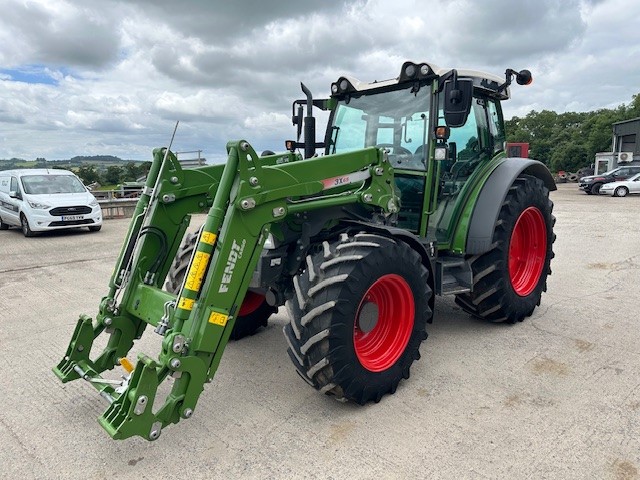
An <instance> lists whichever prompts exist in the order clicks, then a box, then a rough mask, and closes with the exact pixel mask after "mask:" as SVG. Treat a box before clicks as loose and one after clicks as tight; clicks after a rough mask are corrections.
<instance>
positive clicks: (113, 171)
mask: <svg viewBox="0 0 640 480" xmlns="http://www.w3.org/2000/svg"><path fill="white" fill-rule="evenodd" d="M124 175H125V171H124V170H123V169H122V168H121V167H119V166H117V165H110V166H109V167H107V171H106V172H105V173H104V181H105V183H106V184H108V185H115V184H117V183H120V181H121V180H122V179H123V177H124Z"/></svg>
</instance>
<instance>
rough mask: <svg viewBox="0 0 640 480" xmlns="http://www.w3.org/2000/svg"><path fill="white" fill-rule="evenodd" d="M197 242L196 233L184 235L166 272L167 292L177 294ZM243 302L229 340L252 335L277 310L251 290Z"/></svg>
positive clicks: (264, 324)
mask: <svg viewBox="0 0 640 480" xmlns="http://www.w3.org/2000/svg"><path fill="white" fill-rule="evenodd" d="M197 242H198V234H197V233H188V234H187V235H186V236H185V238H184V241H183V242H182V245H180V248H179V249H178V252H177V253H176V256H175V258H174V260H173V263H172V264H171V268H170V269H169V273H168V274H167V278H166V282H165V285H164V288H165V290H166V291H167V292H169V293H173V294H175V295H177V294H178V292H179V290H180V287H181V286H182V281H183V280H184V277H185V275H186V274H187V268H188V267H189V261H190V260H191V255H192V254H193V250H194V249H195V248H196V244H197ZM245 302H246V303H243V305H242V307H240V311H239V314H238V317H237V318H236V320H235V323H234V325H233V330H232V331H231V335H230V337H229V338H230V339H231V340H240V339H241V338H244V337H248V336H250V335H253V334H254V333H256V332H257V331H258V329H259V328H260V327H266V326H267V323H268V321H269V317H270V316H271V315H272V314H274V313H275V312H277V311H278V309H277V307H275V306H272V305H269V304H268V303H267V301H266V299H265V298H264V296H261V295H258V294H256V293H253V292H251V291H249V292H247V295H246V296H245ZM243 312H244V313H243Z"/></svg>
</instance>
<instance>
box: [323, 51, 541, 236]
mask: <svg viewBox="0 0 640 480" xmlns="http://www.w3.org/2000/svg"><path fill="white" fill-rule="evenodd" d="M512 74H515V75H517V76H518V77H517V79H518V83H521V82H522V83H527V82H529V81H530V77H531V76H530V74H529V73H528V72H527V71H522V72H520V73H516V72H514V71H512V70H507V78H506V81H505V80H504V79H501V78H500V77H497V76H495V75H491V74H487V73H482V72H477V71H471V70H458V71H457V70H451V69H444V68H440V67H438V66H436V65H432V64H427V63H413V62H405V64H404V65H403V66H402V69H401V72H400V74H399V75H398V77H396V78H394V79H391V80H384V81H374V82H372V83H364V82H361V81H359V80H356V79H354V78H351V77H340V78H339V79H338V80H337V81H336V82H334V83H333V84H332V85H331V93H332V96H331V100H330V102H329V107H330V108H331V114H330V118H329V125H328V127H327V132H326V136H325V142H324V144H325V153H326V154H333V153H341V152H349V151H354V150H358V149H362V148H365V147H371V146H377V147H380V148H384V149H385V150H386V152H387V155H388V158H389V161H390V162H391V163H392V165H393V166H394V168H395V172H394V173H395V181H396V186H397V189H398V190H399V191H400V197H401V210H400V214H399V218H398V225H399V226H400V227H401V228H406V229H408V230H411V231H413V232H414V233H417V234H419V235H420V236H422V237H433V236H435V238H436V239H437V241H438V243H440V244H450V243H451V242H452V240H453V236H454V234H455V226H456V225H457V224H458V220H459V218H460V215H461V214H462V210H463V208H462V206H463V204H464V203H465V201H466V198H467V197H468V196H469V195H470V194H471V191H470V190H472V185H473V184H474V183H475V182H470V181H469V180H470V179H471V178H472V177H474V176H482V175H483V172H484V167H485V166H486V165H487V164H488V163H489V162H490V161H491V160H492V159H493V158H495V157H496V156H504V151H503V150H504V142H505V134H504V122H503V118H502V110H501V107H500V101H501V100H504V99H507V98H509V90H508V86H509V84H510V80H511V75H512ZM425 192H426V193H425Z"/></svg>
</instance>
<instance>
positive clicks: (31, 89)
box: [0, 0, 640, 160]
mask: <svg viewBox="0 0 640 480" xmlns="http://www.w3.org/2000/svg"><path fill="white" fill-rule="evenodd" d="M620 12H624V17H625V18H627V19H633V18H640V4H638V2H634V1H631V0H597V1H594V0H568V1H566V2H557V1H554V0H538V1H533V0H522V1H518V2H513V1H509V0H486V1H485V2H473V1H471V0H451V1H448V2H442V1H440V0H395V1H394V2H388V1H384V0H357V1H346V0H345V1H340V0H330V1H322V2H310V1H304V0H302V1H301V0H295V1H294V0H285V1H282V2H255V1H249V0H241V1H232V2H231V1H230V2H217V1H216V2H212V1H209V0H201V1H195V0H192V1H182V2H176V1H175V0H135V1H134V0H103V1H101V2H96V1H89V2H87V1H86V0H46V1H45V0H28V1H22V0H5V2H4V3H3V15H2V16H1V17H0V65H2V67H3V70H1V71H0V127H1V128H2V134H1V135H2V142H0V158H5V157H12V156H17V157H24V158H36V157H42V156H45V157H47V158H65V157H70V156H74V155H79V154H102V153H104V154H112V155H119V156H121V157H123V158H140V159H145V160H146V159H148V158H149V156H150V153H151V150H152V149H153V148H154V147H157V146H161V145H166V144H167V142H168V139H169V138H170V135H171V132H172V130H173V126H174V125H175V122H176V121H177V120H180V122H181V123H180V128H179V130H178V134H177V137H176V147H177V148H179V149H181V150H197V149H203V150H204V155H205V156H206V157H207V158H209V159H210V160H211V159H216V160H222V159H223V158H224V155H225V145H226V143H227V141H228V140H231V139H238V138H245V139H247V140H249V141H250V142H251V143H252V144H253V145H254V147H255V148H256V150H259V151H260V150H263V149H272V150H282V145H283V140H284V139H287V138H293V137H294V136H295V129H294V128H293V126H292V125H291V123H290V118H289V117H290V114H291V102H292V101H293V100H295V99H297V98H301V97H302V96H303V95H302V92H301V91H300V82H301V81H302V82H304V83H305V84H306V85H307V86H308V87H309V88H310V89H311V91H312V92H313V93H314V95H315V96H316V97H324V96H326V95H327V94H328V92H329V85H330V83H331V82H332V81H334V80H336V79H337V78H338V77H339V76H340V75H343V74H348V75H350V76H354V77H356V78H359V79H360V80H363V81H373V80H384V79H389V78H393V77H396V76H397V75H398V73H399V69H400V66H401V65H402V63H403V62H404V61H405V60H407V59H413V60H416V61H424V60H426V61H430V62H433V63H436V64H439V65H441V66H451V67H459V68H472V69H479V70H485V71H489V72H491V73H494V74H499V75H502V74H503V72H504V71H505V69H506V68H515V69H521V68H529V69H531V70H532V72H533V75H534V83H533V85H531V86H529V87H519V86H514V87H513V88H512V95H513V99H512V100H510V101H509V102H506V103H505V104H504V111H505V114H506V116H507V117H510V116H511V115H514V114H518V115H524V114H526V113H527V112H528V111H530V110H531V109H536V110H542V109H551V110H556V111H566V110H590V109H594V108H601V107H609V106H615V105H618V104H620V103H622V102H629V101H630V100H631V96H632V95H634V94H636V93H638V90H639V89H640V88H639V87H638V85H640V66H639V65H638V63H637V60H636V59H637V58H638V56H639V54H640V34H638V33H637V29H636V27H635V25H634V24H633V22H630V21H624V19H625V18H621V14H620ZM38 75H40V77H38ZM38 79H40V81H39V82H38ZM18 80H19V81H18ZM323 118H326V116H324V117H323ZM318 128H319V130H320V129H321V128H322V122H321V121H320V120H319V126H318ZM318 137H319V138H320V137H321V134H320V133H319V134H318Z"/></svg>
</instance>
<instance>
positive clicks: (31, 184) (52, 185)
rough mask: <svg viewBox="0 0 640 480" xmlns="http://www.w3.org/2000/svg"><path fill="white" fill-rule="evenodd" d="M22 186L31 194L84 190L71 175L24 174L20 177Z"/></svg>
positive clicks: (78, 191) (78, 181) (79, 191)
mask: <svg viewBox="0 0 640 480" xmlns="http://www.w3.org/2000/svg"><path fill="white" fill-rule="evenodd" d="M22 188H23V189H24V193H28V194H31V195H46V194H55V193H82V192H86V189H85V188H84V185H82V182H80V180H78V179H77V178H76V177H75V176H73V175H55V174H54V175H26V176H23V177H22Z"/></svg>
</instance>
